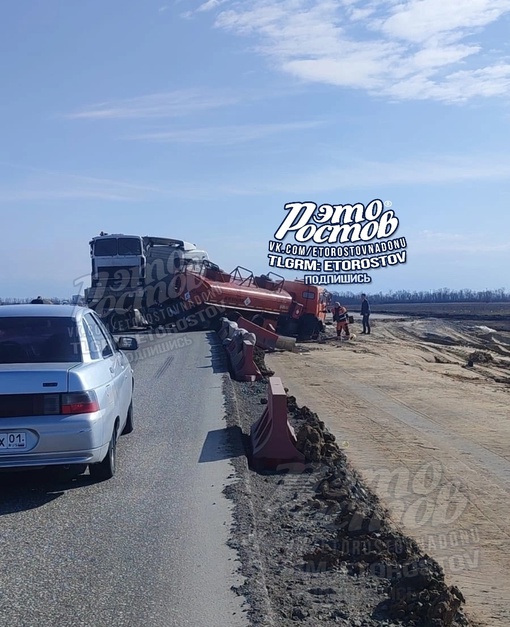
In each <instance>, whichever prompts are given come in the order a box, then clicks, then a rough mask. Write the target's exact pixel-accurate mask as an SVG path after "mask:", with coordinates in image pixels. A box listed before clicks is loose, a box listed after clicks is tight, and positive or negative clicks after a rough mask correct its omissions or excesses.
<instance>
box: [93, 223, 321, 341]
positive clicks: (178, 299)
mask: <svg viewBox="0 0 510 627" xmlns="http://www.w3.org/2000/svg"><path fill="white" fill-rule="evenodd" d="M90 246H91V251H90V252H91V257H92V275H91V287H90V288H89V289H88V290H86V301H87V304H88V306H89V307H90V308H92V309H94V310H95V311H96V312H97V313H98V314H99V316H100V317H101V318H102V319H103V320H104V321H105V322H106V323H107V324H108V326H109V327H110V329H111V330H112V331H114V332H118V331H125V330H128V329H132V328H134V327H139V326H148V327H158V326H161V325H169V324H170V325H174V326H175V327H176V328H177V330H185V329H192V328H194V329H199V328H200V329H205V328H214V327H215V325H216V324H217V323H218V320H219V318H221V317H228V318H231V319H233V320H236V319H237V318H238V317H239V316H243V317H244V318H246V319H248V320H251V321H252V322H254V323H255V324H257V325H259V326H262V327H265V328H267V329H270V330H274V331H276V333H278V334H280V335H287V336H293V337H297V338H298V339H302V340H304V339H311V338H314V337H317V335H318V334H319V333H320V332H321V331H322V330H324V320H325V315H326V311H327V308H328V306H329V305H330V294H329V293H328V292H327V291H326V290H324V289H323V288H319V287H317V286H312V285H305V284H304V282H303V281H302V280H295V281H289V280H286V279H284V278H283V277H281V276H279V275H276V274H274V273H269V274H267V275H261V276H254V274H253V273H252V272H250V271H249V270H247V269H246V268H242V267H241V266H238V267H237V268H235V269H234V270H233V271H232V272H230V273H227V272H225V271H223V270H222V269H221V268H220V267H219V266H218V265H216V264H214V263H211V262H210V261H209V259H208V255H207V253H206V252H205V251H203V250H200V249H198V248H196V246H194V245H193V244H189V243H187V242H184V241H183V240H174V239H168V238H156V237H148V236H147V237H138V236H126V235H121V234H115V235H107V234H104V233H102V234H101V235H100V236H99V237H95V238H93V239H92V240H91V242H90Z"/></svg>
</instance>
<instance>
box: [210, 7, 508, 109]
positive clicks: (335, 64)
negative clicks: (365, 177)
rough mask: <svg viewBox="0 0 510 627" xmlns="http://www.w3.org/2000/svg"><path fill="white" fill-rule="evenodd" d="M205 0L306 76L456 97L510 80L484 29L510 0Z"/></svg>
mask: <svg viewBox="0 0 510 627" xmlns="http://www.w3.org/2000/svg"><path fill="white" fill-rule="evenodd" d="M227 3H228V4H227ZM220 5H221V6H220ZM206 8H207V10H208V11H213V10H215V12H216V17H215V22H214V23H215V26H216V27H218V28H222V29H225V30H228V31H231V32H233V33H236V34H238V35H240V36H246V37H250V45H252V41H253V37H254V36H255V37H257V38H258V39H257V43H256V44H255V50H256V51H258V52H259V53H261V54H263V55H265V56H267V57H268V58H269V59H270V62H271V63H272V64H273V65H275V66H276V67H278V68H279V69H280V70H281V71H283V72H286V73H289V74H292V75H293V76H295V77H297V78H299V79H302V80H304V81H315V82H322V83H327V84H332V85H338V86H342V87H350V88H358V89H366V90H368V91H369V92H370V93H372V94H375V95H378V96H390V97H392V98H393V99H432V100H438V101H443V102H450V103H453V102H462V101H465V100H468V99H471V98H475V97H493V96H500V95H503V94H506V93H507V92H508V90H509V89H510V63H509V62H508V60H507V59H506V58H505V57H504V56H501V55H500V56H498V53H497V52H496V51H495V50H494V48H495V45H494V43H495V42H494V41H493V40H492V38H491V36H490V33H486V32H485V29H487V27H490V25H492V24H494V23H495V22H496V21H498V20H501V19H506V17H507V16H508V14H509V13H510V2H509V1H508V0H469V1H466V2H465V3H461V2H447V1H445V0H410V1H409V2H405V3H403V2H396V1H395V0H374V1H372V2H366V0H363V1H361V0H336V1H334V0H243V2H238V1H237V0H220V1H218V0H209V1H208V2H205V4H201V5H200V6H199V8H198V10H199V11H205V10H206ZM502 43H504V42H502Z"/></svg>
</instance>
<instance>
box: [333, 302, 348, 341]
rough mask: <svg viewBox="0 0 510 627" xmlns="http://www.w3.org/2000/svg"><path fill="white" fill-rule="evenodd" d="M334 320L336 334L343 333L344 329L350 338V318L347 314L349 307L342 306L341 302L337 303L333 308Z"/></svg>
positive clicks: (346, 335)
mask: <svg viewBox="0 0 510 627" xmlns="http://www.w3.org/2000/svg"><path fill="white" fill-rule="evenodd" d="M333 321H334V322H336V336H337V337H340V336H341V335H342V330H343V331H344V333H345V339H346V340H348V339H349V338H350V337H351V334H350V332H349V318H348V315H347V309H346V308H345V307H342V305H341V304H340V303H335V308H334V309H333Z"/></svg>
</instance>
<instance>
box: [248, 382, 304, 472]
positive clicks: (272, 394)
mask: <svg viewBox="0 0 510 627" xmlns="http://www.w3.org/2000/svg"><path fill="white" fill-rule="evenodd" d="M250 440H251V465H252V467H254V468H255V469H256V470H278V469H279V468H281V467H284V468H286V469H291V467H292V470H294V471H298V472H299V471H301V470H303V469H304V467H305V456H304V455H303V453H301V452H300V451H298V450H297V448H296V434H295V433H294V429H293V428H292V426H291V425H290V423H289V421H288V418H287V394H286V392H285V389H284V387H283V384H282V380H281V379H280V378H279V377H270V379H269V386H268V395H267V406H266V409H265V411H264V413H263V414H262V416H261V417H260V418H259V419H258V420H257V421H256V422H255V423H253V425H252V427H251V431H250Z"/></svg>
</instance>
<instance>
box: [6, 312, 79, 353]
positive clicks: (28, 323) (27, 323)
mask: <svg viewBox="0 0 510 627" xmlns="http://www.w3.org/2000/svg"><path fill="white" fill-rule="evenodd" d="M81 360H82V353H81V344H80V340H79V335H78V329H77V325H76V321H75V320H74V319H73V318H62V317H49V316H44V317H42V316H41V317H39V316H37V317H36V316H26V317H22V316H19V317H18V316H16V317H5V318H4V317H0V364H23V363H55V362H58V363H69V362H79V361H81Z"/></svg>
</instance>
